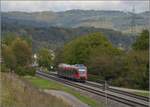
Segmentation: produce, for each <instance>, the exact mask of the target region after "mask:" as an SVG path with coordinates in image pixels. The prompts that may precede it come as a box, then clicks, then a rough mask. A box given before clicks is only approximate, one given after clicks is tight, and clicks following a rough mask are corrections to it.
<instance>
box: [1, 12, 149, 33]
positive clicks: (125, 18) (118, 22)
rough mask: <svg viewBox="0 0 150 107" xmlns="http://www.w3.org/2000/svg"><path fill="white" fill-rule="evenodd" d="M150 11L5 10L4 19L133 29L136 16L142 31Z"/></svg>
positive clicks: (139, 28)
mask: <svg viewBox="0 0 150 107" xmlns="http://www.w3.org/2000/svg"><path fill="white" fill-rule="evenodd" d="M149 14H150V12H143V13H130V12H123V11H95V10H69V11H63V12H52V11H44V12H33V13H26V12H5V13H4V12H3V13H2V21H3V20H7V21H8V19H9V20H11V21H12V19H13V21H16V20H20V22H19V24H20V25H30V26H34V27H35V26H36V27H37V26H38V27H50V26H53V27H67V28H70V27H71V28H76V27H96V28H107V29H114V30H119V31H123V32H130V31H131V23H132V22H133V18H134V23H135V24H134V27H135V31H137V30H138V32H140V31H141V30H142V29H143V28H146V27H147V26H148V18H149Z"/></svg>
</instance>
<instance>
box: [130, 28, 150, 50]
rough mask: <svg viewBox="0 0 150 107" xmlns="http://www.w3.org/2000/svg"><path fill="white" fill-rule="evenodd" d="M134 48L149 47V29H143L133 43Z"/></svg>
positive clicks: (143, 48)
mask: <svg viewBox="0 0 150 107" xmlns="http://www.w3.org/2000/svg"><path fill="white" fill-rule="evenodd" d="M132 47H133V49H134V50H146V49H149V31H148V30H143V31H142V33H141V35H140V36H139V37H138V38H137V39H136V42H135V43H134V44H133V46H132Z"/></svg>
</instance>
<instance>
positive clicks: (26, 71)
mask: <svg viewBox="0 0 150 107" xmlns="http://www.w3.org/2000/svg"><path fill="white" fill-rule="evenodd" d="M15 73H16V74H18V75H20V76H25V75H31V76H34V75H35V68H33V67H21V66H19V67H17V69H16V70H15Z"/></svg>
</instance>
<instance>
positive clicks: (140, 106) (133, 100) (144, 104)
mask: <svg viewBox="0 0 150 107" xmlns="http://www.w3.org/2000/svg"><path fill="white" fill-rule="evenodd" d="M37 75H38V76H41V77H44V78H47V79H53V80H55V81H58V82H62V83H64V84H66V85H69V86H72V87H76V88H79V89H82V90H85V91H87V92H90V93H93V94H96V95H98V96H102V97H106V94H107V98H108V99H110V100H114V101H117V102H119V103H123V104H125V105H128V106H131V107H149V102H148V101H147V100H145V99H142V98H137V97H135V96H129V95H127V94H126V95H125V94H122V93H123V92H119V93H117V94H116V93H115V92H113V91H112V90H111V89H109V90H107V91H102V90H100V89H99V87H100V86H99V85H97V84H95V86H92V85H93V84H92V83H90V85H89V83H88V82H86V84H83V83H77V82H73V81H69V80H67V79H63V78H58V77H57V76H56V74H50V73H44V72H39V71H38V72H37ZM91 84H92V85H91ZM111 91H112V92H111Z"/></svg>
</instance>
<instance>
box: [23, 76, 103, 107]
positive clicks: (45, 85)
mask: <svg viewBox="0 0 150 107" xmlns="http://www.w3.org/2000/svg"><path fill="white" fill-rule="evenodd" d="M25 78H26V79H27V80H28V81H30V82H31V83H32V84H33V85H34V86H36V87H38V88H41V89H52V90H61V91H65V92H67V93H70V94H72V95H73V96H75V97H76V98H78V99H79V100H81V101H82V102H84V103H86V104H88V105H89V106H91V107H102V106H103V105H104V103H102V102H97V101H95V100H93V99H91V98H90V97H88V96H85V95H81V94H80V93H79V92H76V91H75V90H73V89H72V88H70V87H66V86H64V85H63V84H60V83H58V82H55V81H52V80H51V81H50V80H45V79H42V78H40V77H31V76H30V77H29V76H28V77H25Z"/></svg>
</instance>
